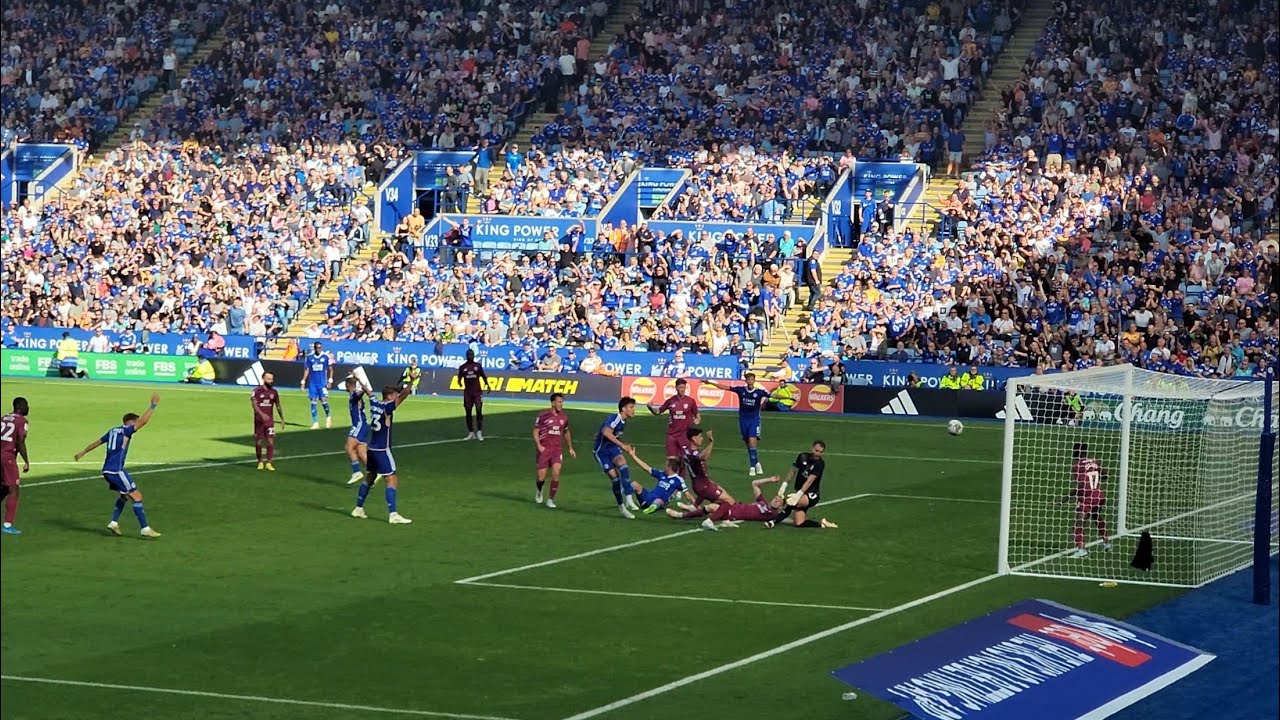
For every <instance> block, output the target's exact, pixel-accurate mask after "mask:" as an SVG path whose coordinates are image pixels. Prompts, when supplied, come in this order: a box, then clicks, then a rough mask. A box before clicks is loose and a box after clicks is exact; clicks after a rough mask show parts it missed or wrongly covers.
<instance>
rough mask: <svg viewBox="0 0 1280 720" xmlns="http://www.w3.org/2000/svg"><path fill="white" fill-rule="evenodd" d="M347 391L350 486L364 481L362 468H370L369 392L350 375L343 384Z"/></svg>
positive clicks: (347, 445) (347, 447) (347, 443)
mask: <svg viewBox="0 0 1280 720" xmlns="http://www.w3.org/2000/svg"><path fill="white" fill-rule="evenodd" d="M343 385H344V387H345V388H346V390H347V410H348V411H349V412H350V413H351V429H350V430H348V431H347V442H346V451H347V459H348V460H350V461H351V478H350V479H349V480H347V484H348V485H355V484H356V483H358V482H360V481H361V480H362V479H364V473H363V472H360V466H361V465H364V466H366V467H367V466H368V464H369V458H368V447H369V421H368V420H367V419H366V418H365V414H364V398H365V395H366V394H367V392H366V391H365V388H364V387H362V386H361V385H360V380H359V379H358V378H356V376H354V375H348V376H347V379H346V381H345V382H344V383H343Z"/></svg>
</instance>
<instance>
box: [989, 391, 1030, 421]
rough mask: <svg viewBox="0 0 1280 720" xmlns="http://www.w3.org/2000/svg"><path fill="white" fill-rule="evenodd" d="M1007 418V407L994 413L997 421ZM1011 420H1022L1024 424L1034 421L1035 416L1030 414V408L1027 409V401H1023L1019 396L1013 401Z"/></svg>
mask: <svg viewBox="0 0 1280 720" xmlns="http://www.w3.org/2000/svg"><path fill="white" fill-rule="evenodd" d="M1007 417H1009V409H1008V407H1006V408H1005V409H1004V410H1001V411H1000V412H998V413H996V419H998V420H1004V419H1005V418H1007ZM1013 419H1014V420H1022V421H1024V422H1030V421H1032V420H1035V419H1036V418H1035V416H1034V415H1032V414H1031V408H1029V407H1027V401H1026V400H1023V399H1022V396H1021V395H1018V396H1017V397H1015V398H1014V399H1013Z"/></svg>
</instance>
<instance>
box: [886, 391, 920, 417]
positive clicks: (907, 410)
mask: <svg viewBox="0 0 1280 720" xmlns="http://www.w3.org/2000/svg"><path fill="white" fill-rule="evenodd" d="M880 414H881V415H919V414H920V411H918V410H916V404H915V401H913V400H912V399H911V393H909V392H907V391H906V390H903V391H902V392H900V393H898V395H897V396H896V397H894V398H893V399H892V400H890V401H889V404H888V405H885V406H884V407H882V408H880Z"/></svg>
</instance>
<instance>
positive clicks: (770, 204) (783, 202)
mask: <svg viewBox="0 0 1280 720" xmlns="http://www.w3.org/2000/svg"><path fill="white" fill-rule="evenodd" d="M676 165H677V167H684V168H688V169H689V171H690V172H691V174H690V176H689V180H688V181H687V182H686V183H685V185H684V188H683V189H682V190H681V192H680V193H679V194H678V195H677V196H676V197H675V198H673V199H672V200H671V201H670V202H668V203H667V204H665V205H663V206H662V207H660V208H658V209H657V211H656V212H655V213H654V216H653V217H654V219H667V218H670V219H677V220H720V221H744V222H765V223H780V222H787V221H790V220H795V221H803V220H809V219H811V218H810V217H809V215H810V214H811V213H812V212H813V210H814V209H815V208H817V207H818V206H819V205H820V204H821V202H822V200H823V198H825V197H826V194H827V193H828V192H830V191H831V187H832V185H833V184H834V183H835V180H836V178H838V177H839V176H840V173H841V172H842V171H843V170H844V167H842V163H841V161H840V160H838V159H837V158H835V157H833V156H831V155H828V154H822V155H816V156H813V157H792V156H791V155H790V154H789V153H786V152H782V153H780V154H777V155H762V154H759V153H757V152H756V151H755V150H754V149H753V148H745V149H743V151H741V152H739V151H738V149H737V148H734V147H732V146H729V147H726V148H723V149H722V148H720V147H719V146H718V145H713V146H712V147H711V148H710V149H708V150H701V151H699V152H697V153H695V154H694V155H693V156H692V157H690V158H688V159H681V160H680V161H678V162H677V163H676ZM844 165H847V163H844Z"/></svg>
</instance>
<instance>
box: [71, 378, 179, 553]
mask: <svg viewBox="0 0 1280 720" xmlns="http://www.w3.org/2000/svg"><path fill="white" fill-rule="evenodd" d="M158 405H160V393H151V406H150V407H148V408H147V409H146V411H145V412H143V413H142V415H141V416H138V415H136V414H135V413H125V416H124V418H123V419H121V421H120V424H119V425H117V426H116V427H113V428H111V429H110V430H108V431H106V432H105V433H103V434H102V437H100V438H98V439H97V440H94V441H93V442H91V443H89V444H88V445H87V446H86V447H85V449H83V450H81V451H80V452H78V453H76V460H77V461H79V460H80V458H82V457H84V456H85V455H88V454H89V453H90V452H92V451H93V450H94V449H95V448H97V447H98V446H99V445H106V446H107V457H106V459H104V460H103V461H102V477H103V479H105V480H106V481H107V486H108V487H110V488H111V489H112V490H114V491H115V492H116V493H117V494H118V497H117V498H116V506H115V510H114V511H112V513H111V522H109V523H107V530H108V531H109V532H110V533H111V534H113V535H119V534H121V533H120V513H122V512H124V506H125V504H126V502H127V501H130V500H132V501H133V514H134V516H135V517H137V518H138V526H139V527H141V528H142V530H141V535H142V537H145V538H158V537H160V533H158V532H156V531H155V530H152V529H151V525H150V524H149V523H148V522H147V513H146V511H145V510H143V509H142V491H141V490H139V489H138V485H137V483H135V482H134V481H133V478H132V477H130V476H129V471H128V470H125V469H124V464H125V460H126V459H127V458H128V456H129V440H130V438H132V437H133V436H134V434H135V433H137V432H138V431H139V430H141V429H142V428H144V427H146V426H147V423H149V422H151V416H152V415H153V414H155V411H156V407H157V406H158Z"/></svg>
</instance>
